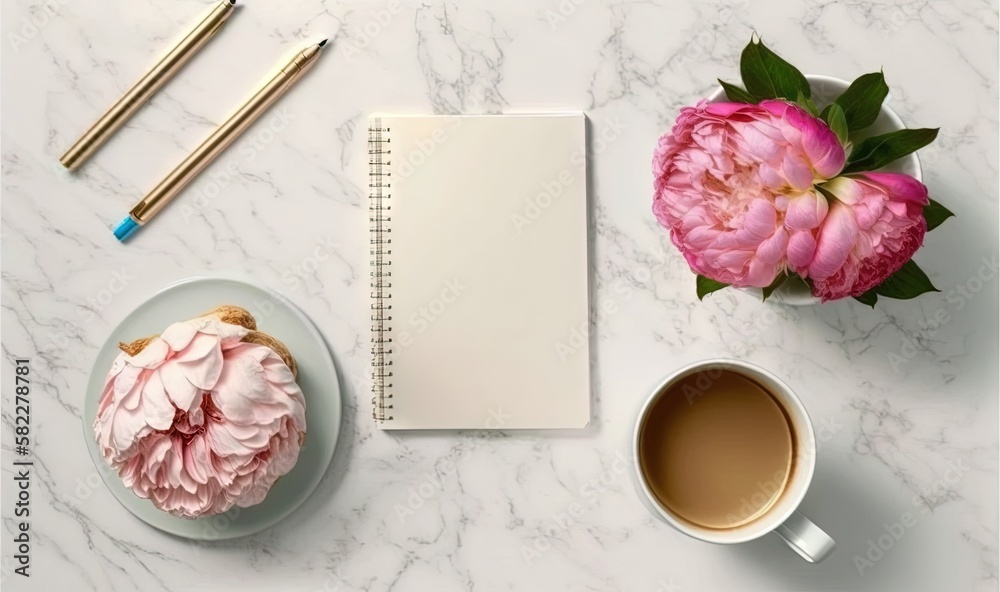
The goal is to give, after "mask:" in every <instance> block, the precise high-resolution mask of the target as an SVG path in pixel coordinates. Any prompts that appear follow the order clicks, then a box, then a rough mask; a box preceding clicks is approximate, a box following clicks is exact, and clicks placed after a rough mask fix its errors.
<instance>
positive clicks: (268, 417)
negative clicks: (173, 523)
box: [94, 316, 306, 517]
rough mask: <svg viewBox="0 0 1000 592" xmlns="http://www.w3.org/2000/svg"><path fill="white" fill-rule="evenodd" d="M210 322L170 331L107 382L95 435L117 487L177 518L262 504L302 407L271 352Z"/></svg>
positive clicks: (285, 459)
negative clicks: (115, 475)
mask: <svg viewBox="0 0 1000 592" xmlns="http://www.w3.org/2000/svg"><path fill="white" fill-rule="evenodd" d="M248 332H249V331H248V330H247V329H245V328H243V327H240V326H238V325H231V324H228V323H223V322H222V321H220V320H219V319H218V318H217V317H214V316H209V317H202V318H199V319H194V320H191V321H185V322H181V323H175V324H173V325H171V326H170V327H168V328H167V330H166V331H164V332H163V334H162V335H161V336H159V337H156V338H154V339H153V340H152V341H150V342H149V343H148V344H147V345H146V346H145V348H144V349H143V350H142V351H141V352H139V353H138V354H136V355H135V356H129V355H128V354H125V353H121V354H119V355H118V358H117V359H116V360H115V362H114V365H113V366H112V367H111V371H110V372H109V373H108V376H107V379H106V381H105V386H104V392H103V393H102V395H101V402H100V407H99V409H98V415H97V419H96V420H95V422H94V431H95V434H96V436H97V441H98V443H99V445H100V449H101V452H102V454H103V456H104V458H105V459H106V460H107V462H108V464H110V465H111V467H112V468H114V469H115V470H116V471H117V472H118V474H119V476H121V478H122V480H123V481H124V483H125V485H126V486H127V487H129V488H131V489H132V491H134V492H135V494H136V495H138V496H139V497H141V498H146V499H149V500H150V501H151V502H152V503H153V504H154V505H155V506H156V507H157V508H160V509H161V510H165V511H167V512H170V513H171V514H174V515H177V516H184V517H198V516H206V515H213V514H218V513H221V512H225V511H226V510H228V509H229V508H231V507H232V506H233V505H237V506H240V507H249V506H252V505H255V504H258V503H260V502H261V501H263V499H264V496H265V495H266V494H267V492H268V490H269V489H270V488H271V486H272V485H273V484H274V482H275V480H276V479H277V478H278V477H280V476H282V475H284V474H286V473H288V471H290V470H291V469H292V467H293V466H294V465H295V462H296V460H297V459H298V455H299V448H300V446H301V443H302V439H303V437H304V435H305V430H306V422H305V402H304V400H303V397H302V391H301V390H300V389H299V387H298V385H297V384H296V383H295V377H294V376H293V374H292V371H291V370H290V369H289V368H288V366H287V365H286V364H285V362H283V361H282V359H281V358H280V357H278V355H277V354H276V353H274V351H273V350H271V349H270V348H268V347H265V346H263V345H257V344H253V343H242V342H241V341H240V339H242V338H243V337H244V336H245V335H247V333H248Z"/></svg>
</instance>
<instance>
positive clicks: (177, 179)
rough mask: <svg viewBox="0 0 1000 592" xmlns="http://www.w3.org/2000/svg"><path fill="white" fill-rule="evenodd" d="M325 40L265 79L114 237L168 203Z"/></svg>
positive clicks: (277, 93) (312, 58)
mask: <svg viewBox="0 0 1000 592" xmlns="http://www.w3.org/2000/svg"><path fill="white" fill-rule="evenodd" d="M324 45H326V40H325V39H324V40H323V41H321V42H319V43H314V44H312V45H310V46H309V47H307V48H305V49H304V50H302V51H300V52H299V53H297V54H296V55H295V56H294V57H293V58H292V59H291V60H290V61H289V62H288V63H287V64H285V65H284V66H283V67H282V68H281V69H280V70H279V71H278V73H277V74H275V75H274V76H273V77H272V78H270V79H267V80H265V81H264V84H263V85H262V86H261V87H260V90H258V91H257V92H256V94H254V95H253V96H252V97H251V98H250V100H248V101H247V102H246V103H245V104H244V105H243V106H242V107H240V108H239V109H237V110H236V112H235V113H233V114H232V115H231V116H230V117H229V119H227V120H226V121H225V123H223V124H222V125H220V126H219V127H218V128H217V129H216V130H215V131H214V132H212V135H210V136H209V137H208V138H207V139H205V141H204V142H202V143H201V146H198V148H196V149H195V151H194V152H192V153H191V154H190V155H189V156H188V157H187V158H185V159H184V161H183V162H181V163H180V164H179V165H177V168H175V169H174V170H173V171H172V172H171V173H170V174H169V175H167V176H166V178H165V179H163V180H162V181H160V184H159V185H157V186H156V187H154V188H153V190H152V191H150V192H149V194H148V195H146V197H144V198H143V199H142V201H140V202H139V203H137V204H136V205H135V207H134V208H132V210H131V211H129V214H128V216H125V219H124V220H122V221H121V222H119V223H118V225H117V226H116V227H115V229H114V233H115V237H116V238H117V239H118V240H120V241H124V240H125V239H127V238H128V237H129V236H131V235H132V234H133V233H135V231H136V230H138V229H139V227H140V226H142V225H143V224H145V223H146V222H148V221H149V220H150V219H151V218H152V217H153V216H155V215H156V213H157V212H159V211H160V210H161V209H163V207H164V206H166V205H167V204H168V203H170V200H172V199H173V198H174V197H176V196H177V194H178V193H180V192H181V190H182V189H184V187H186V186H187V184H188V183H190V182H191V181H192V180H193V179H194V178H195V177H197V176H198V174H199V173H201V172H202V171H203V170H205V167H207V166H208V165H209V164H211V162H212V161H213V160H215V158H216V157H217V156H219V154H221V153H222V151H223V150H225V149H226V148H228V147H229V145H230V144H232V143H233V141H234V140H236V138H237V137H239V135H240V134H241V133H243V131H244V130H245V129H246V128H248V127H249V126H250V124H252V123H253V122H254V121H256V120H257V118H258V117H260V115H261V114H262V113H263V112H264V111H266V110H267V108H268V107H270V106H271V105H272V104H273V103H274V102H275V101H277V100H278V99H279V98H280V97H281V95H283V94H285V92H286V91H287V90H288V89H289V88H291V87H292V85H293V84H294V83H295V82H296V81H297V80H298V79H299V78H300V77H301V76H302V74H304V73H305V71H306V70H308V69H309V68H310V67H311V66H312V65H313V64H314V63H315V61H316V58H317V57H319V54H320V50H321V49H322V48H323V46H324Z"/></svg>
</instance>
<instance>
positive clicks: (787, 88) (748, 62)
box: [740, 37, 810, 100]
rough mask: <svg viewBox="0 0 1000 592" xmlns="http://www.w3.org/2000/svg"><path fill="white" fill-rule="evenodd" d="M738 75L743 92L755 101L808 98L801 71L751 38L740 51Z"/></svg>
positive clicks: (807, 84) (805, 82)
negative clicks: (741, 79) (800, 94)
mask: <svg viewBox="0 0 1000 592" xmlns="http://www.w3.org/2000/svg"><path fill="white" fill-rule="evenodd" d="M740 75H741V76H742V77H743V86H745V87H746V89H747V92H749V93H750V94H751V95H753V96H754V97H757V98H758V99H788V100H795V99H796V98H797V97H798V96H799V93H800V92H801V93H802V95H803V96H804V97H806V98H809V97H810V93H809V81H807V80H806V77H805V76H803V75H802V72H799V71H798V69H796V68H795V66H793V65H791V64H789V63H788V62H786V61H785V60H783V59H781V58H780V57H779V56H778V54H776V53H774V52H773V51H771V50H770V49H768V48H767V47H765V46H764V44H763V43H761V41H760V39H759V38H754V37H751V39H750V43H748V44H747V46H746V47H745V48H744V49H743V54H742V55H741V56H740Z"/></svg>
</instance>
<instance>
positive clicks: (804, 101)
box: [795, 91, 819, 117]
mask: <svg viewBox="0 0 1000 592" xmlns="http://www.w3.org/2000/svg"><path fill="white" fill-rule="evenodd" d="M795 104H796V105H798V106H799V107H802V108H803V109H805V110H806V111H808V112H809V115H812V116H813V117H819V107H817V106H816V103H814V102H813V100H812V99H810V98H809V97H807V96H805V95H804V94H802V91H799V94H798V96H796V97H795Z"/></svg>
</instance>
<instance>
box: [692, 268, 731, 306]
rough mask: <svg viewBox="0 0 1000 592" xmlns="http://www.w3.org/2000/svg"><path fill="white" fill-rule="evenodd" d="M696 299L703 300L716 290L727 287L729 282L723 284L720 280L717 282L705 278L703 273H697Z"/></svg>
mask: <svg viewBox="0 0 1000 592" xmlns="http://www.w3.org/2000/svg"><path fill="white" fill-rule="evenodd" d="M697 286H698V300H703V299H704V298H705V296H707V295H709V294H711V293H712V292H715V291H716V290H721V289H723V288H725V287H728V286H729V284H723V283H722V282H717V281H715V280H713V279H711V278H707V277H705V276H703V275H700V274H699V275H698V282H697Z"/></svg>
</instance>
